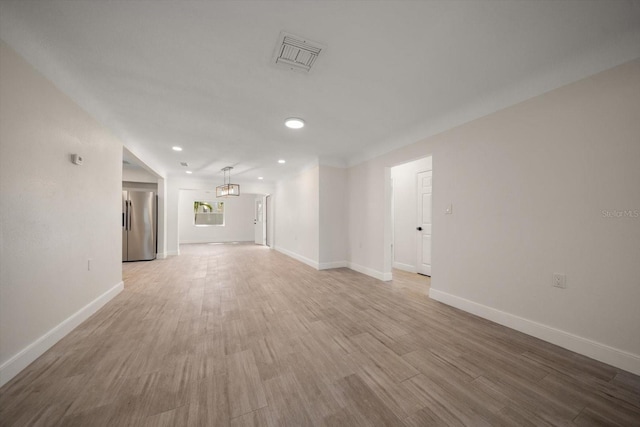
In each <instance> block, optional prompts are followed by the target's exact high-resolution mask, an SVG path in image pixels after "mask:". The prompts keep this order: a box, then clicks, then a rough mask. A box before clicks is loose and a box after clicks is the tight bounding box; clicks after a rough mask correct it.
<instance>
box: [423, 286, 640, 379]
mask: <svg viewBox="0 0 640 427" xmlns="http://www.w3.org/2000/svg"><path fill="white" fill-rule="evenodd" d="M429 297H430V298H432V299H434V300H436V301H440V302H442V303H444V304H447V305H450V306H452V307H456V308H459V309H460V310H464V311H466V312H468V313H471V314H475V315H476V316H479V317H482V318H484V319H487V320H491V321H493V322H496V323H498V324H500V325H503V326H507V327H509V328H511V329H515V330H516V331H520V332H523V333H525V334H527V335H531V336H533V337H536V338H540V339H541V340H544V341H547V342H550V343H552V344H555V345H557V346H560V347H562V348H566V349H567V350H571V351H575V352H576V353H579V354H582V355H584V356H587V357H590V358H592V359H595V360H599V361H600V362H604V363H607V364H609V365H612V366H615V367H617V368H620V369H624V370H625V371H629V372H631V373H633V374H636V375H640V356H638V355H637V354H633V353H629V352H626V351H624V350H620V349H617V348H614V347H610V346H608V345H605V344H602V343H599V342H596V341H592V340H590V339H587V338H584V337H581V336H578V335H574V334H571V333H569V332H566V331H563V330H560V329H556V328H553V327H551V326H547V325H544V324H542V323H538V322H534V321H532V320H529V319H525V318H523V317H519V316H516V315H513V314H511V313H507V312H504V311H500V310H497V309H495V308H493V307H489V306H486V305H483V304H479V303H477V302H474V301H470V300H468V299H465V298H461V297H458V296H455V295H452V294H449V293H447V292H443V291H439V290H437V289H433V288H431V289H430V290H429Z"/></svg>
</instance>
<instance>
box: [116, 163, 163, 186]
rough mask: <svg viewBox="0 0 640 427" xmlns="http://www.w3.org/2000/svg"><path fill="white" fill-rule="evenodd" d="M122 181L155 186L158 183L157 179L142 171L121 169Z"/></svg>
mask: <svg viewBox="0 0 640 427" xmlns="http://www.w3.org/2000/svg"><path fill="white" fill-rule="evenodd" d="M122 180H123V181H130V182H148V183H154V184H155V183H157V182H158V177H156V176H154V175H153V174H151V173H150V172H147V171H146V170H144V169H140V168H129V167H123V168H122Z"/></svg>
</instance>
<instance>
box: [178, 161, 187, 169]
mask: <svg viewBox="0 0 640 427" xmlns="http://www.w3.org/2000/svg"><path fill="white" fill-rule="evenodd" d="M180 166H184V167H185V168H186V167H187V166H189V163H187V162H180Z"/></svg>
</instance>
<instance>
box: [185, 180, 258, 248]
mask: <svg viewBox="0 0 640 427" xmlns="http://www.w3.org/2000/svg"><path fill="white" fill-rule="evenodd" d="M215 195H216V192H215V190H180V198H179V209H180V211H179V214H178V224H179V227H180V244H183V243H209V242H248V241H251V242H253V241H254V229H255V226H254V224H253V220H254V216H255V215H254V211H255V200H256V197H257V196H256V195H255V194H242V195H240V196H238V197H227V198H219V199H217V198H216V197H215ZM195 201H218V202H224V221H225V224H224V226H219V225H212V226H207V227H203V226H199V227H196V226H195V224H194V214H193V202H195Z"/></svg>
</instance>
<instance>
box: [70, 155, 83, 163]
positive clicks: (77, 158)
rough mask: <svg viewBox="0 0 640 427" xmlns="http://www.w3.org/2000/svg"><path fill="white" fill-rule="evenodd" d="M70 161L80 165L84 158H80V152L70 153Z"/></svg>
mask: <svg viewBox="0 0 640 427" xmlns="http://www.w3.org/2000/svg"><path fill="white" fill-rule="evenodd" d="M71 161H72V162H73V163H74V164H76V165H81V164H82V162H83V161H84V159H83V158H82V156H81V155H80V154H72V155H71Z"/></svg>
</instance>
